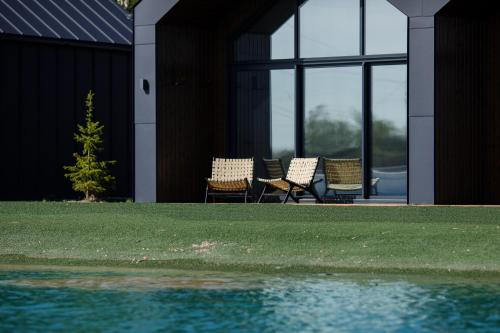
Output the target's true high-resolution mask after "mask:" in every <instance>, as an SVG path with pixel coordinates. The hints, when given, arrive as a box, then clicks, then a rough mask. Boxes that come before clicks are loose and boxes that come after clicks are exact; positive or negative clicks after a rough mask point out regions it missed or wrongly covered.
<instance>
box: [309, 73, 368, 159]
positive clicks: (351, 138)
mask: <svg viewBox="0 0 500 333" xmlns="http://www.w3.org/2000/svg"><path fill="white" fill-rule="evenodd" d="M362 77H363V76H362V69H361V67H359V66H356V67H330V68H308V69H306V70H305V96H304V98H305V110H304V111H305V124H304V126H305V133H304V134H305V147H304V148H305V153H306V155H307V156H309V157H316V156H323V157H327V158H361V137H362V136H361V134H362V114H361V110H362V101H363V93H362V87H363V85H362V81H363V79H362Z"/></svg>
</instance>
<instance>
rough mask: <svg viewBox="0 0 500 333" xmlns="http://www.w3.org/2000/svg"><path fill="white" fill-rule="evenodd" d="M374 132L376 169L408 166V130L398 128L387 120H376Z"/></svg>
mask: <svg viewBox="0 0 500 333" xmlns="http://www.w3.org/2000/svg"><path fill="white" fill-rule="evenodd" d="M372 132H373V153H372V156H373V157H372V158H373V161H372V163H373V166H374V167H375V168H381V167H394V166H404V165H406V129H401V128H398V127H396V125H395V124H394V123H393V122H392V121H390V120H387V119H384V120H378V119H374V120H373V124H372Z"/></svg>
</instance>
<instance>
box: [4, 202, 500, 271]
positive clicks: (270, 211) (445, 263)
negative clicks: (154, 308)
mask: <svg viewBox="0 0 500 333" xmlns="http://www.w3.org/2000/svg"><path fill="white" fill-rule="evenodd" d="M144 257H147V260H146V261H143V262H141V263H139V264H137V263H131V262H132V261H136V260H137V259H140V258H141V259H142V258H144ZM134 259H135V260H134ZM0 263H4V264H5V263H10V264H12V263H14V264H15V263H20V264H21V263H22V264H26V263H28V264H69V265H103V266H134V267H142V266H145V267H171V268H186V269H215V270H247V271H306V272H308V271H325V272H327V271H330V272H340V271H366V272H371V271H374V272H392V271H394V272H419V273H422V272H454V273H456V272H468V273H470V274H493V275H500V209H498V208H459V207H330V206H329V207H327V206H294V205H288V206H284V205H197V204H193V205H176V204H157V205H141V204H80V203H0Z"/></svg>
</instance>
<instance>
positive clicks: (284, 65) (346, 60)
mask: <svg viewBox="0 0 500 333" xmlns="http://www.w3.org/2000/svg"><path fill="white" fill-rule="evenodd" d="M295 1H296V7H295V12H294V18H295V27H294V29H295V33H294V44H295V45H294V49H295V52H294V55H295V56H294V58H291V59H275V60H272V59H269V60H246V61H236V60H235V59H236V57H235V56H234V48H233V47H232V46H233V45H234V43H235V42H236V40H237V38H238V36H236V38H234V39H232V40H231V41H230V46H231V47H229V49H230V50H231V51H230V52H231V54H230V55H229V58H230V59H231V61H230V62H231V64H230V67H231V68H230V76H231V77H230V88H229V90H230V94H229V96H230V101H229V105H230V112H229V113H228V114H229V123H230V124H231V128H232V130H231V131H230V132H229V138H228V139H229V140H228V141H229V142H228V147H229V151H230V153H231V155H233V156H236V155H237V151H236V147H235V146H234V144H233V143H234V140H233V138H234V137H235V135H234V134H233V133H234V132H232V131H235V130H237V129H236V128H235V127H234V126H235V125H236V119H234V118H235V112H234V110H235V107H236V105H235V99H236V98H235V93H236V91H235V89H234V84H235V82H236V80H235V78H236V73H237V72H240V71H259V70H268V71H271V70H279V69H295V99H296V101H295V115H296V119H295V155H296V157H304V131H305V128H304V126H305V118H304V117H305V104H304V102H305V100H304V96H305V89H304V88H305V87H304V70H305V69H306V68H315V67H339V66H361V67H362V77H363V80H362V81H363V82H362V85H363V86H362V96H363V97H362V98H363V100H362V108H363V109H362V111H361V112H362V118H363V131H362V141H361V142H362V157H361V158H362V161H363V162H362V172H363V189H362V198H363V199H366V200H368V199H370V197H371V186H370V184H371V178H372V175H371V147H372V140H371V125H372V124H371V120H372V106H371V94H372V80H371V71H372V67H373V66H377V65H406V66H407V72H408V75H409V69H408V53H392V54H375V55H374V54H370V55H367V54H366V1H367V0H359V6H360V40H359V43H360V45H359V49H360V54H359V55H355V56H334V57H319V58H301V57H300V7H301V5H302V4H303V3H304V2H306V1H307V0H295ZM408 28H409V19H407V28H406V29H407V34H408V31H409V29H408ZM408 40H409V39H408V38H407V50H408V47H409V46H408ZM408 89H409V85H408V82H407V90H408ZM408 104H409V103H407V110H406V115H407V123H408V122H409V109H408V107H409V106H408ZM408 127H409V126H407V128H408ZM406 135H407V142H408V141H409V140H408V138H409V133H408V132H407V133H406ZM408 149H409V147H408V143H407V152H408ZM407 156H408V154H407ZM407 168H408V169H409V161H407ZM408 183H409V180H408V177H407V186H408V185H409V184H408ZM382 198H384V197H382ZM390 199H406V202H407V203H408V202H409V201H408V194H407V195H406V197H398V198H392V197H391V198H388V200H390Z"/></svg>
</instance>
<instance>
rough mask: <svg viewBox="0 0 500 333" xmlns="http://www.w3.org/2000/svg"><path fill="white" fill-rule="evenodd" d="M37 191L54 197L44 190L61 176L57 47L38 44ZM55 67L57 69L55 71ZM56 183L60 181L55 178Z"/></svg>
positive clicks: (45, 196)
mask: <svg viewBox="0 0 500 333" xmlns="http://www.w3.org/2000/svg"><path fill="white" fill-rule="evenodd" d="M39 50H40V75H39V77H38V79H39V82H38V84H39V87H40V92H39V94H40V100H39V106H43V107H40V109H39V112H40V114H39V116H40V138H43V140H40V157H41V160H40V174H39V175H40V178H39V181H40V195H41V196H42V197H43V198H44V199H53V198H55V197H57V196H56V195H55V193H48V192H47V190H48V189H50V188H52V187H54V186H53V183H52V182H54V180H55V179H58V178H59V177H62V173H61V170H60V166H59V164H58V155H59V146H60V145H59V143H58V140H57V137H58V126H57V124H58V121H57V117H58V113H57V98H58V93H57V89H58V86H57V48H56V47H52V46H41V47H40V49H39ZM54 69H56V73H54ZM56 183H59V182H56Z"/></svg>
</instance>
